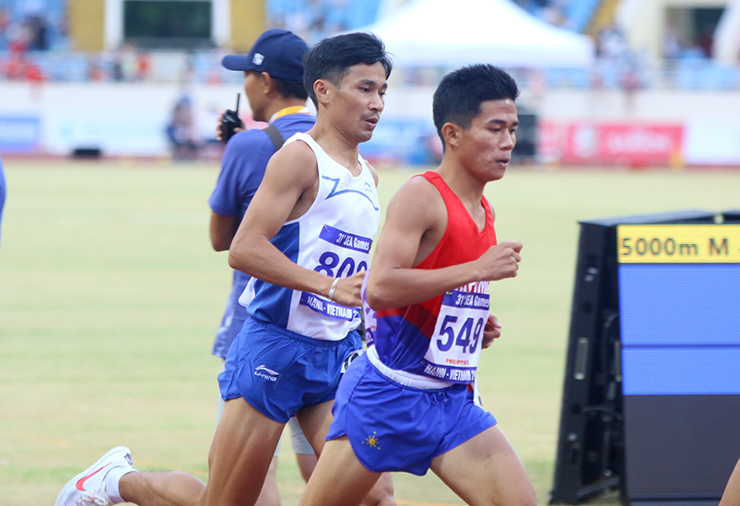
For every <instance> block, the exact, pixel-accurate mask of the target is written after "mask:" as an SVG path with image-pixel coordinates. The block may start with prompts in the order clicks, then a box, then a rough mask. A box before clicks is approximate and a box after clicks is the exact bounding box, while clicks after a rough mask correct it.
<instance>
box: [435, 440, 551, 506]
mask: <svg viewBox="0 0 740 506" xmlns="http://www.w3.org/2000/svg"><path fill="white" fill-rule="evenodd" d="M431 469H432V471H434V473H435V474H436V475H437V476H439V477H440V478H441V479H442V481H443V482H445V484H447V486H448V487H450V488H451V489H452V491H453V492H455V493H456V494H457V495H458V496H460V498H461V499H462V500H463V501H465V502H466V503H467V504H469V505H470V506H483V505H486V506H490V505H492V504H493V505H496V506H536V504H537V497H536V496H535V493H534V489H533V488H532V484H531V483H530V481H529V477H528V476H527V471H526V470H525V469H524V464H522V461H521V460H520V459H519V457H518V456H517V454H516V452H514V449H513V448H512V447H511V444H509V441H508V440H507V439H506V436H504V433H503V432H501V429H499V428H498V425H495V426H493V427H491V428H489V429H487V430H485V431H483V432H481V433H480V434H478V435H477V436H475V437H473V438H472V439H469V440H468V441H466V442H465V443H463V444H461V445H460V446H457V447H455V448H453V449H452V450H450V451H448V452H447V453H444V454H442V455H439V456H437V457H435V458H434V459H433V460H432V466H431Z"/></svg>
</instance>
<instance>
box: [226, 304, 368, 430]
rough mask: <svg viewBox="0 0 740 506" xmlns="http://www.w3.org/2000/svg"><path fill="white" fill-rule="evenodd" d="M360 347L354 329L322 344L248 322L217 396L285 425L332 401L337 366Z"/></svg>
mask: <svg viewBox="0 0 740 506" xmlns="http://www.w3.org/2000/svg"><path fill="white" fill-rule="evenodd" d="M359 349H362V340H361V339H360V335H359V334H358V333H357V332H355V331H352V332H350V333H349V334H347V336H346V337H345V338H344V339H342V340H340V341H322V340H320V339H314V338H311V337H307V336H304V335H301V334H296V333H295V332H291V331H289V330H286V329H284V328H281V327H277V326H275V325H272V324H269V323H265V322H261V321H259V320H256V319H254V318H249V319H248V320H247V321H246V322H245V323H244V328H243V329H242V331H241V333H240V334H239V336H238V337H237V338H236V339H235V340H234V343H233V344H232V345H231V348H229V353H228V354H227V355H226V363H225V368H224V371H223V372H222V373H221V374H219V375H218V383H219V387H220V389H221V397H222V398H223V399H224V400H225V401H227V400H229V399H236V398H238V397H243V398H244V400H246V401H247V402H248V403H249V404H250V405H251V406H252V407H253V408H255V409H256V410H257V411H259V412H260V413H262V414H263V415H265V416H266V417H268V418H270V419H272V420H274V421H276V422H280V423H287V422H288V420H290V417H291V416H293V415H294V414H295V413H296V412H297V411H298V410H300V409H301V408H302V407H304V406H314V405H316V404H321V403H324V402H327V401H331V400H332V399H334V396H335V394H336V391H337V385H338V384H339V378H340V377H341V368H342V364H343V362H344V360H345V359H346V358H347V357H348V356H349V355H350V354H351V353H352V352H353V351H356V350H359Z"/></svg>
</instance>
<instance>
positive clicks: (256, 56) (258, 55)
mask: <svg viewBox="0 0 740 506" xmlns="http://www.w3.org/2000/svg"><path fill="white" fill-rule="evenodd" d="M263 61H265V55H263V54H261V53H254V58H252V63H254V64H255V65H262V62H263Z"/></svg>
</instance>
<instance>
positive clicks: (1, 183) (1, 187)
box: [0, 160, 5, 232]
mask: <svg viewBox="0 0 740 506" xmlns="http://www.w3.org/2000/svg"><path fill="white" fill-rule="evenodd" d="M4 205H5V173H4V172H3V161H2V160H0V225H2V221H3V206H4ZM0 232H2V228H0Z"/></svg>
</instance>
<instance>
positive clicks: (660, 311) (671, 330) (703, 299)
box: [619, 264, 740, 347]
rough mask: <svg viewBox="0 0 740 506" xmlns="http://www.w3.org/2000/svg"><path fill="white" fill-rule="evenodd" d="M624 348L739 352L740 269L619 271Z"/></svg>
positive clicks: (640, 267)
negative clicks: (702, 348) (713, 347)
mask: <svg viewBox="0 0 740 506" xmlns="http://www.w3.org/2000/svg"><path fill="white" fill-rule="evenodd" d="M619 305H620V326H621V334H622V345H623V346H625V347H626V346H646V345H648V346H655V345H664V346H686V345H688V346H695V345H738V346H740V265H738V264H724V265H722V264H691V265H689V264H678V265H666V264H649V265H647V264H622V265H620V266H619Z"/></svg>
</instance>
